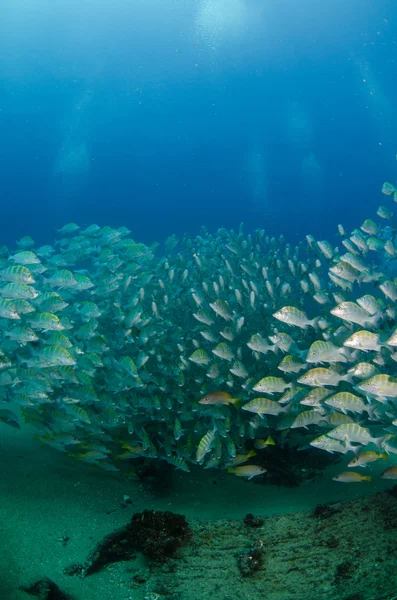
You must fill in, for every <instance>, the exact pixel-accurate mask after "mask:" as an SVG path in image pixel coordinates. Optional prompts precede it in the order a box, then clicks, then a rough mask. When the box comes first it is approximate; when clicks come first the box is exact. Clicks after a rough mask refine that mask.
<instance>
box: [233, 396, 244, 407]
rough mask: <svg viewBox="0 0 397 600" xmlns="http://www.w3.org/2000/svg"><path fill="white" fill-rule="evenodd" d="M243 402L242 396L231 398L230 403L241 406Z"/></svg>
mask: <svg viewBox="0 0 397 600" xmlns="http://www.w3.org/2000/svg"><path fill="white" fill-rule="evenodd" d="M243 402H244V400H242V398H232V399H231V400H230V404H232V405H233V406H234V407H235V408H240V407H241V405H242V404H243Z"/></svg>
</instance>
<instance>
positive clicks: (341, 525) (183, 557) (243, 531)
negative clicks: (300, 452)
mask: <svg viewBox="0 0 397 600" xmlns="http://www.w3.org/2000/svg"><path fill="white" fill-rule="evenodd" d="M261 521H262V524H261ZM190 527H191V530H192V539H191V541H190V542H189V544H187V545H185V546H184V547H183V548H182V549H181V550H180V551H179V554H178V558H176V559H172V560H171V561H169V562H167V563H166V564H165V565H164V566H162V567H156V569H155V570H153V571H152V574H151V577H150V578H149V580H148V581H146V582H145V586H146V589H148V588H152V591H150V592H149V593H146V597H147V598H150V599H152V598H153V599H154V598H157V595H156V594H159V596H158V598H159V600H160V599H163V600H166V599H167V598H169V599H171V598H172V599H174V598H175V599H176V598H178V599H180V600H202V599H203V598H218V599H220V600H240V599H241V600H258V599H263V600H289V599H294V600H318V599H320V598H321V600H391V599H392V598H394V595H395V594H396V590H397V574H396V568H395V567H396V559H397V543H396V539H397V538H396V531H397V489H394V488H393V490H392V491H391V492H389V493H381V494H376V495H375V496H372V497H368V498H363V499H360V500H355V501H351V502H346V503H338V504H333V505H319V506H318V507H317V508H316V510H315V511H314V512H310V513H309V512H305V513H295V514H289V515H276V516H268V517H263V518H260V520H259V522H257V520H256V519H252V518H248V519H246V520H245V521H244V520H241V521H240V520H239V521H237V520H233V521H226V520H222V521H213V522H207V523H206V522H203V521H197V520H195V521H191V522H190ZM250 562H251V563H253V564H252V568H250Z"/></svg>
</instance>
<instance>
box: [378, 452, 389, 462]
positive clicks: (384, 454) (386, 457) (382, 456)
mask: <svg viewBox="0 0 397 600" xmlns="http://www.w3.org/2000/svg"><path fill="white" fill-rule="evenodd" d="M380 458H383V460H389V455H388V454H387V453H386V452H384V453H382V454H381V455H380Z"/></svg>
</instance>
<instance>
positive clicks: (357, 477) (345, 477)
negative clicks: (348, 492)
mask: <svg viewBox="0 0 397 600" xmlns="http://www.w3.org/2000/svg"><path fill="white" fill-rule="evenodd" d="M332 479H333V480H334V481H339V482H340V483H360V482H362V481H372V477H371V476H370V475H362V474H361V473H356V472H355V471H343V473H339V475H336V476H335V477H333V478H332Z"/></svg>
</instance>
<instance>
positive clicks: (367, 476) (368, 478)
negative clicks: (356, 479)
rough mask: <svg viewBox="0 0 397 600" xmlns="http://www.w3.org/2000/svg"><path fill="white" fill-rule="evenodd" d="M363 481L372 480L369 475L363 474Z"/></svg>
mask: <svg viewBox="0 0 397 600" xmlns="http://www.w3.org/2000/svg"><path fill="white" fill-rule="evenodd" d="M363 481H372V477H371V475H364V476H363Z"/></svg>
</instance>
